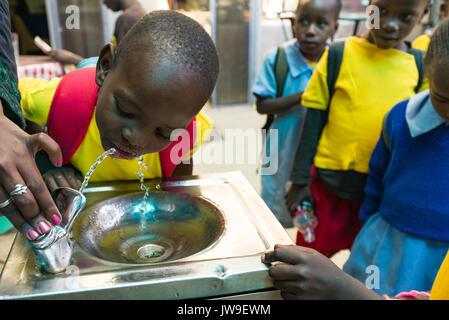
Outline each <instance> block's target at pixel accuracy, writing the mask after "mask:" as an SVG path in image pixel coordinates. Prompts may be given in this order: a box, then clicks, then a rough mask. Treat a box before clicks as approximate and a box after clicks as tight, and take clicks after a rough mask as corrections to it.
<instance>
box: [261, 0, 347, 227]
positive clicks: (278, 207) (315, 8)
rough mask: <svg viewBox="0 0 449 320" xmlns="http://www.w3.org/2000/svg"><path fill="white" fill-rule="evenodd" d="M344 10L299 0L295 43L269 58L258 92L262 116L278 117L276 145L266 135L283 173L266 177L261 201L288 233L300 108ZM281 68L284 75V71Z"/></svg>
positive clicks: (336, 4)
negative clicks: (288, 198)
mask: <svg viewBox="0 0 449 320" xmlns="http://www.w3.org/2000/svg"><path fill="white" fill-rule="evenodd" d="M340 10H341V1H340V0H324V1H318V0H301V1H299V2H298V6H297V9H296V17H295V22H294V34H295V39H292V40H291V41H289V42H287V43H285V44H283V45H282V46H281V47H280V48H278V49H272V50H271V51H270V52H269V53H268V54H267V56H266V58H265V60H264V62H263V65H262V69H261V71H260V75H259V77H258V79H257V81H256V84H255V85H254V88H253V94H254V95H255V96H256V98H257V111H258V112H259V113H260V114H267V115H275V120H274V122H273V123H272V125H271V127H270V129H271V130H277V131H278V139H277V141H271V139H270V135H269V133H268V134H267V140H266V145H265V152H267V151H268V150H271V149H270V144H273V143H275V145H277V146H278V148H277V149H276V150H277V151H278V153H277V161H278V169H277V170H276V172H275V173H274V174H264V173H263V172H262V198H263V199H264V200H265V202H266V203H267V205H268V206H269V207H270V209H271V210H272V211H273V213H274V215H275V216H276V217H277V218H278V220H279V221H280V222H281V224H282V225H283V226H284V227H286V228H288V227H292V226H293V223H292V219H291V216H290V213H289V212H288V211H287V208H286V206H285V201H284V200H283V198H284V194H285V192H286V184H287V182H288V180H289V177H290V173H291V169H292V165H293V156H294V153H295V150H296V147H297V145H298V136H299V130H300V124H301V120H302V118H303V115H304V111H305V110H304V108H303V107H301V106H300V102H301V97H302V93H303V91H304V90H305V88H306V86H307V84H308V82H309V80H310V77H311V76H312V73H313V70H314V67H315V65H316V62H317V61H318V60H319V59H320V57H321V55H322V54H323V52H324V49H325V46H326V42H327V40H328V39H329V38H330V37H331V36H332V35H333V34H334V33H335V31H336V30H337V27H338V23H337V19H338V16H339V13H340ZM279 68H281V69H283V71H282V72H279V71H278V70H280V69H279ZM270 165H272V164H265V165H264V166H266V167H268V166H270Z"/></svg>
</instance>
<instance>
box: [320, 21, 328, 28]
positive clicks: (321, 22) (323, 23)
mask: <svg viewBox="0 0 449 320" xmlns="http://www.w3.org/2000/svg"><path fill="white" fill-rule="evenodd" d="M326 26H327V21H325V20H320V21H318V27H320V28H321V29H322V28H324V27H326Z"/></svg>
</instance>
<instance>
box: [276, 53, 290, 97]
mask: <svg viewBox="0 0 449 320" xmlns="http://www.w3.org/2000/svg"><path fill="white" fill-rule="evenodd" d="M288 70H289V68H288V61H287V55H286V54H285V49H284V47H282V46H280V47H279V48H278V51H277V54H276V62H275V64H274V74H275V77H276V88H277V92H276V97H277V98H280V97H282V94H283V93H284V86H285V80H286V79H287V74H288Z"/></svg>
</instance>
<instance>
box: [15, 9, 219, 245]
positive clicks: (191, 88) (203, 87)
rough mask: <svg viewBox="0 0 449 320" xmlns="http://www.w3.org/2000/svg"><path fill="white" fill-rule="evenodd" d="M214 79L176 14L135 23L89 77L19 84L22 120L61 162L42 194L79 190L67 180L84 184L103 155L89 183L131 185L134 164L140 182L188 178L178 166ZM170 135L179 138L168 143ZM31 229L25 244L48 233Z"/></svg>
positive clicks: (199, 131) (209, 52)
mask: <svg viewBox="0 0 449 320" xmlns="http://www.w3.org/2000/svg"><path fill="white" fill-rule="evenodd" d="M217 75H218V55H217V51H216V48H215V46H214V44H213V42H212V40H211V38H210V37H209V35H208V34H207V33H206V31H205V30H204V29H203V28H202V27H201V26H200V25H199V24H198V23H197V22H195V21H194V20H192V19H190V18H188V17H187V16H185V15H183V14H181V13H177V12H174V11H158V12H152V13H150V14H148V15H146V16H145V17H144V18H142V19H141V20H140V21H139V22H138V23H137V24H136V25H135V26H134V27H133V28H132V29H131V30H130V31H129V32H128V33H127V34H126V36H125V37H124V38H123V39H122V41H121V42H120V44H119V46H118V47H117V48H116V49H115V48H114V47H113V46H112V45H110V44H108V45H106V46H105V47H104V48H103V50H102V51H101V54H100V59H99V61H98V63H97V67H96V69H95V68H83V69H78V70H76V71H73V72H71V73H69V74H68V75H66V76H65V77H64V78H62V79H53V80H51V81H45V80H41V79H23V80H22V81H20V83H19V87H20V91H21V93H22V109H23V113H24V115H25V117H26V118H27V119H29V120H31V121H34V122H36V123H38V124H39V125H47V127H48V133H49V135H50V136H52V137H53V138H54V139H55V140H56V141H57V142H58V143H59V145H60V146H61V150H62V152H63V156H64V158H63V159H62V160H63V161H61V163H60V164H61V165H62V164H64V165H65V166H64V167H63V168H59V169H55V170H51V171H49V172H47V173H46V174H45V175H44V179H45V181H46V183H47V185H48V187H49V188H50V189H51V190H52V189H54V188H56V187H72V188H79V186H80V179H79V177H78V176H77V175H76V174H75V172H76V171H79V172H80V173H81V174H82V175H83V176H84V175H85V174H86V172H87V171H88V170H89V168H90V166H91V165H92V164H93V163H94V162H95V160H96V159H97V157H98V156H99V155H101V154H102V153H103V152H104V151H105V150H109V149H110V148H115V149H116V153H115V154H114V155H113V156H112V157H113V158H107V159H105V160H104V162H103V163H102V165H101V166H100V167H99V168H98V169H97V170H96V171H95V172H94V174H93V175H92V178H91V181H110V180H133V179H137V176H136V172H137V171H138V169H139V165H138V160H137V159H136V158H137V157H139V156H143V162H144V163H145V164H146V165H147V166H148V169H145V170H143V173H144V176H145V178H147V179H149V178H157V177H162V176H171V175H183V174H191V173H192V163H191V162H190V164H183V163H180V162H181V158H182V159H185V158H186V157H189V156H191V155H192V153H193V150H194V148H195V147H196V146H198V145H199V144H201V142H202V138H203V132H205V131H206V130H208V129H209V128H210V127H211V122H210V120H209V118H208V117H207V116H206V115H204V114H203V113H202V112H200V111H201V108H202V107H203V106H204V104H205V103H206V101H207V100H208V98H209V96H210V95H211V93H212V90H213V88H214V86H215V82H216V79H217ZM177 129H186V131H184V132H183V133H182V134H181V137H180V139H179V141H174V142H173V140H175V138H177V137H178V136H179V133H177ZM186 133H187V135H186ZM186 141H187V144H186ZM75 170H76V171H75ZM51 222H52V223H53V224H58V223H59V222H60V217H59V216H56V217H52V219H51ZM46 223H47V222H46ZM47 227H48V223H47ZM36 229H38V228H32V227H30V228H29V231H28V236H29V238H30V239H34V238H36V237H37V236H38V233H39V232H40V233H45V232H46V231H47V230H49V228H43V229H42V228H41V229H40V230H36ZM47 232H48V231H47Z"/></svg>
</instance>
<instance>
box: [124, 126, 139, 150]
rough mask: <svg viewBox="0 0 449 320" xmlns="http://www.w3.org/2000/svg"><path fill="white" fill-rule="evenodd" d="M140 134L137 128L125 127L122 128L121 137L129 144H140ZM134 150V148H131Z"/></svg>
mask: <svg viewBox="0 0 449 320" xmlns="http://www.w3.org/2000/svg"><path fill="white" fill-rule="evenodd" d="M140 136H141V135H140V134H139V132H138V130H137V129H134V128H128V127H125V128H123V129H122V138H123V139H124V140H125V142H126V143H127V144H128V145H129V146H139V145H140V141H139V139H140ZM133 151H135V150H133Z"/></svg>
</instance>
